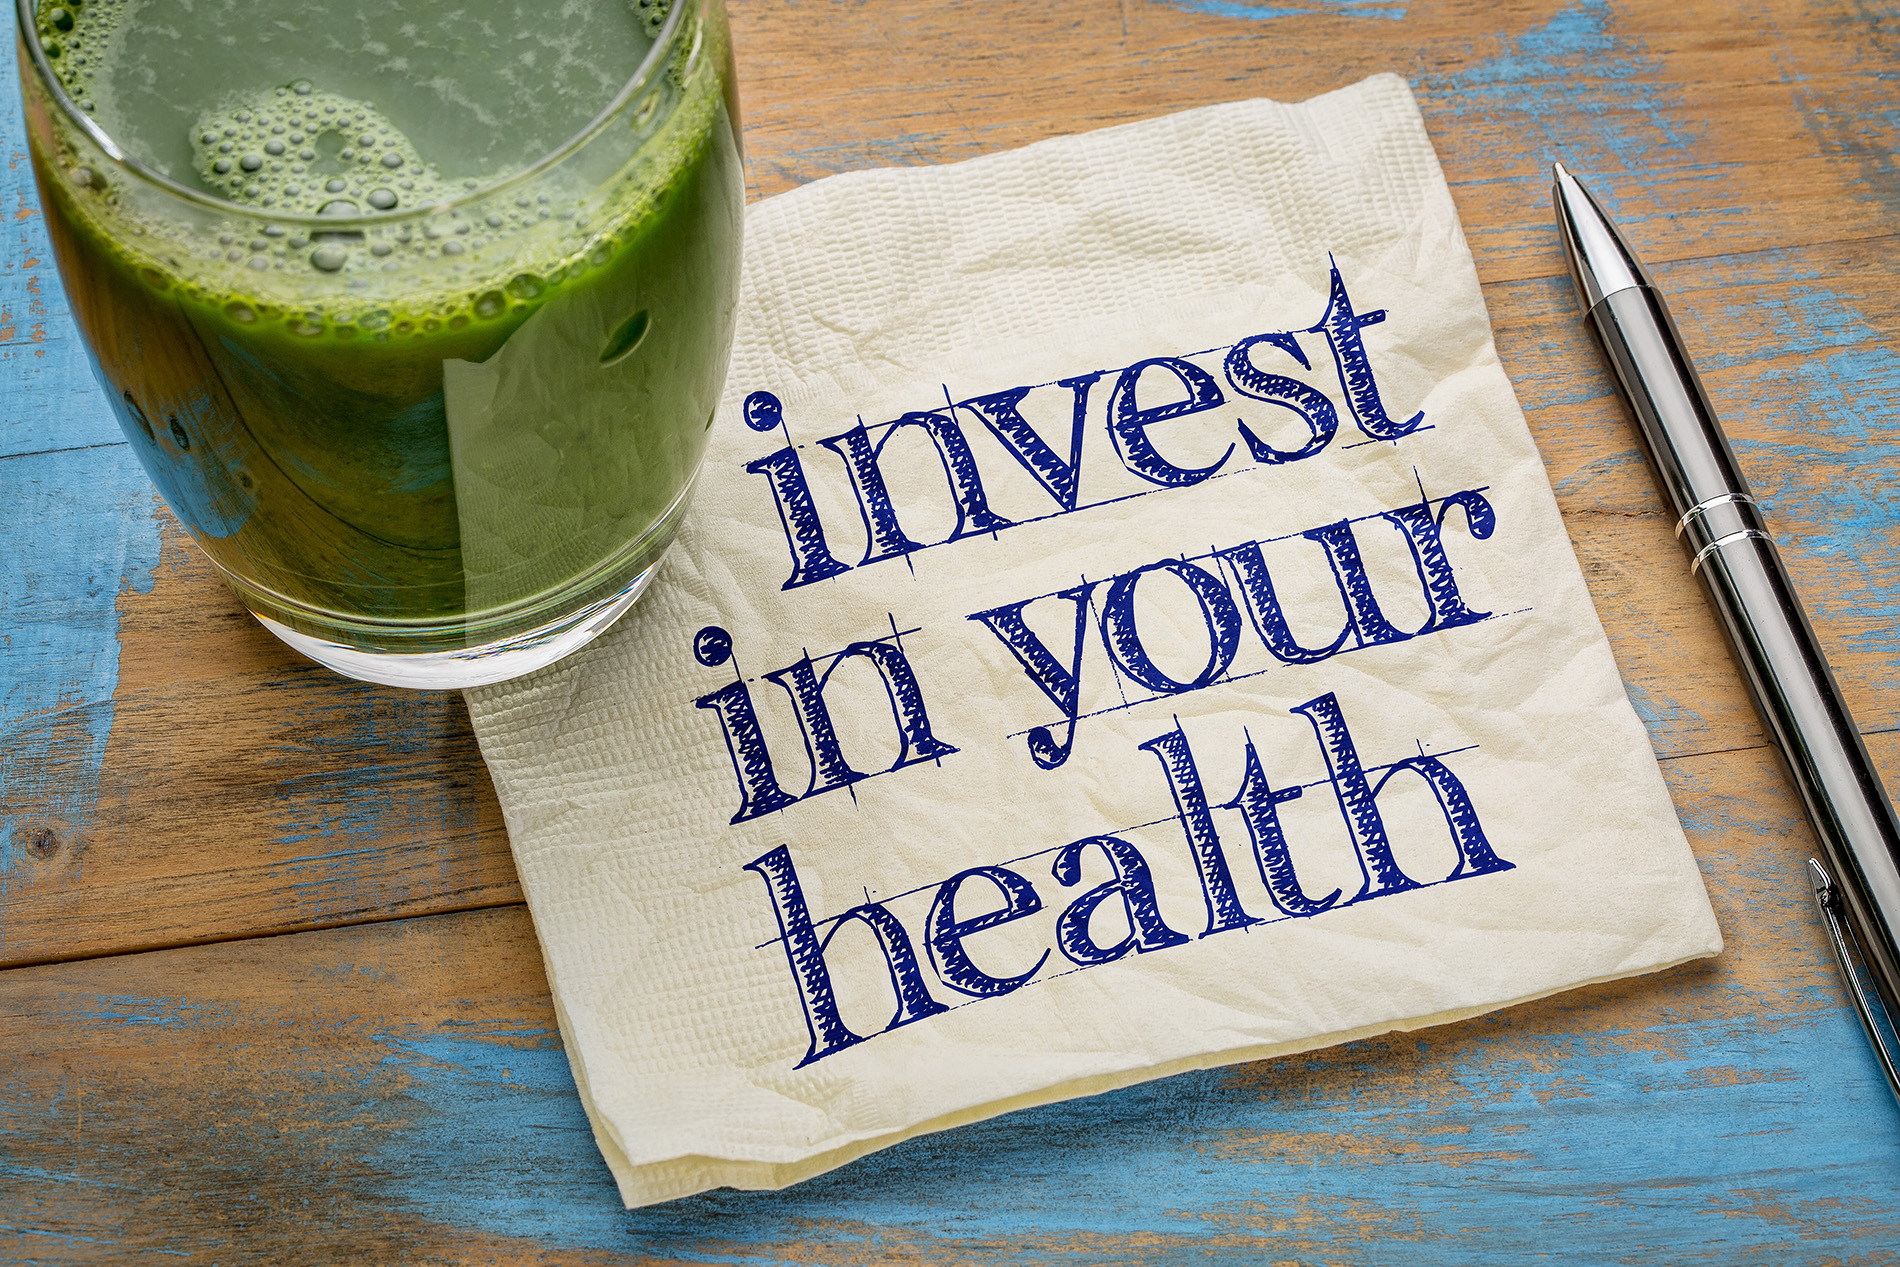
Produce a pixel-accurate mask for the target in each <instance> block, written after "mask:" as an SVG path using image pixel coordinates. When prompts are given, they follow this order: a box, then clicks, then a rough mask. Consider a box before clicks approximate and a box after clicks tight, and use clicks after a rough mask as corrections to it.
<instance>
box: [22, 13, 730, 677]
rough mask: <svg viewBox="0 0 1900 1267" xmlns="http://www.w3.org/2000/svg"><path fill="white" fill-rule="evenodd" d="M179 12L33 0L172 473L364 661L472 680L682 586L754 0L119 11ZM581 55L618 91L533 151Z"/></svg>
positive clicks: (29, 48) (107, 350) (122, 324)
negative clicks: (742, 1) (741, 38)
mask: <svg viewBox="0 0 1900 1267" xmlns="http://www.w3.org/2000/svg"><path fill="white" fill-rule="evenodd" d="M163 2H166V0H38V2H37V3H36V2H35V0H17V3H18V5H19V11H20V24H19V31H20V50H19V51H20V58H21V69H22V74H21V83H22V88H23V93H24V96H25V102H26V114H27V125H28V134H29V140H30V149H31V156H32V162H33V170H34V175H35V177H36V179H37V181H38V185H39V191H40V197H41V201H42V204H43V206H44V210H45V216H46V226H47V230H48V233H49V235H50V237H51V239H52V243H53V248H54V254H55V256H56V257H57V260H58V264H59V271H60V276H61V277H62V279H63V280H64V282H65V286H66V290H67V293H68V295H69V297H70V299H71V305H72V311H73V315H74V317H75V319H76V321H77V323H78V325H79V328H80V331H81V332H82V334H83V335H84V337H85V340H86V343H87V345H88V347H89V349H90V352H91V354H92V357H93V361H94V364H95V367H96V368H97V371H98V375H99V379H100V382H101V383H102V384H103V385H104V387H105V391H106V396H107V398H108V399H109V400H110V402H111V403H112V406H113V408H114V409H115V411H116V412H117V414H118V417H119V421H120V424H121V426H122V427H123V428H124V431H125V435H126V438H127V440H128V441H129V442H130V443H131V445H132V447H133V449H134V450H135V451H136V452H137V454H138V456H139V459H140V461H141V462H142V463H143V464H144V466H145V469H146V471H147V472H148V473H149V474H150V475H151V478H152V481H153V483H154V484H155V485H157V487H158V489H159V491H160V492H161V493H162V494H163V496H164V498H165V501H166V503H167V504H168V505H169V506H170V508H171V510H172V512H173V513H174V514H175V515H176V516H177V518H178V520H179V522H180V523H182V524H183V525H184V527H185V528H186V530H187V531H188V532H189V533H190V534H191V536H192V538H193V539H194V540H195V541H196V542H197V544H198V545H199V546H200V547H202V548H203V550H204V552H205V553H206V555H207V556H209V557H210V559H211V560H212V561H213V562H214V563H215V564H216V565H217V567H218V569H219V571H220V572H221V573H222V574H223V576H224V578H225V580H226V581H227V582H228V583H229V585H230V587H231V589H232V590H233V591H235V593H236V594H237V596H238V597H239V599H240V600H241V601H242V602H243V603H244V604H245V606H246V607H248V608H249V609H250V611H251V612H252V613H253V614H254V615H255V616H256V617H257V618H258V620H260V621H261V622H262V623H263V625H264V627H265V628H267V629H269V630H270V631H271V632H272V633H273V634H275V635H277V636H278V637H279V638H281V639H283V640H284V641H285V642H287V643H289V644H290V645H291V646H293V647H295V648H296V649H297V650H299V651H301V652H303V653H304V654H305V655H307V656H309V657H310V658H312V659H314V660H317V661H319V662H320V663H322V664H325V665H327V666H329V667H330V668H332V669H335V670H337V671H338V672H341V673H344V674H347V675H349V676H351V677H356V678H362V679H366V680H369V681H375V682H382V683H386V684H390V685H396V686H405V687H418V688H453V687H466V686H473V685H479V684H482V683H486V682H495V681H501V680H503V679H505V678H509V677H514V676H517V675H519V674H522V673H525V672H528V671H531V670H533V669H536V668H539V667H541V666H543V665H545V664H548V663H551V662H552V661H554V660H556V659H558V658H559V657H561V656H563V655H566V654H568V653H569V652H571V651H573V650H575V649H576V648H578V647H579V646H581V645H582V644H584V643H585V642H586V641H588V640H589V639H591V638H592V637H594V636H595V635H596V634H598V633H599V632H600V631H601V630H603V629H605V628H606V627H607V626H608V625H609V624H611V623H612V622H613V621H614V620H615V619H616V618H617V617H618V616H619V615H620V614H621V613H622V612H624V611H625V610H626V609H627V608H628V607H629V606H630V605H631V604H632V603H633V601H634V599H635V598H637V597H638V595H639V593H640V591H641V590H642V589H643V588H644V586H645V585H646V584H647V582H648V580H649V579H650V578H651V577H652V575H653V571H654V568H655V567H656V565H657V564H658V561H659V559H660V556H661V555H662V553H663V552H664V551H665V549H666V547H667V545H668V544H669V543H670V541H671V540H672V538H673V535H674V533H675V531H676V530H677V528H678V526H679V522H680V518H681V515H682V514H683V512H684V510H685V507H686V503H687V498H688V495H689V493H690V491H691V487H692V483H693V479H694V476H695V474H696V472H697V470H698V468H699V463H700V459H701V457H702V455H703V453H704V450H705V443H706V432H707V429H708V428H709V427H710V426H711V422H712V414H713V410H714V407H715V405H716V403H717V401H718V398H719V393H720V390H721V387H722V386H723V382H724V377H725V366H726V358H727V353H728V350H729V347H730V342H731V336H732V322H733V314H734V307H735V302H736V291H737V285H738V254H739V245H740V229H741V222H742V211H743V180H742V174H741V167H740V151H739V134H738V111H737V108H736V101H735V84H734V78H733V67H732V60H731V53H730V43H729V39H728V31H727V24H726V16H725V12H724V8H723V5H722V3H721V0H671V3H668V2H667V0H607V5H597V6H594V7H592V8H590V9H584V10H582V11H581V13H580V15H579V16H575V15H574V14H573V13H571V12H567V13H563V12H560V11H558V9H557V7H556V6H545V5H541V6H538V7H537V6H530V5H528V4H526V3H523V2H522V0H476V2H474V3H471V4H469V5H468V6H466V7H464V6H455V7H453V8H451V7H448V6H440V7H438V6H433V5H430V4H428V3H426V2H425V0H402V2H400V3H384V4H379V5H374V6H370V5H368V4H365V5H364V6H363V11H362V12H361V13H360V14H357V15H355V16H351V15H349V14H347V13H344V12H342V8H343V6H318V5H310V4H308V3H306V2H303V0H213V2H212V3H206V0H197V3H196V4H195V5H194V4H182V5H179V8H180V11H181V13H183V14H185V15H187V16H190V15H194V14H195V15H197V16H196V17H194V18H193V19H192V20H193V21H202V22H204V23H207V24H210V25H209V26H208V27H207V29H208V30H211V31H212V33H213V35H214V36H216V38H212V39H209V40H205V41H201V42H202V43H204V44H205V46H206V47H207V48H212V49H213V50H214V51H215V49H217V48H223V49H224V50H225V51H224V53H222V54H221V55H218V56H210V55H205V54H191V53H190V51H189V50H185V51H182V52H177V53H175V54H174V53H173V52H172V51H171V50H170V46H168V45H166V44H165V42H164V38H161V37H164V36H165V34H166V30H167V29H168V28H166V27H165V25H164V24H163V23H158V22H157V21H156V19H154V20H153V30H154V31H156V32H157V34H148V33H144V32H141V33H139V34H138V37H137V38H136V39H134V38H132V32H131V30H130V28H126V30H125V31H124V32H123V34H124V35H125V38H123V39H120V40H119V42H118V45H113V44H112V43H111V41H110V40H109V39H107V38H105V37H102V36H98V35H96V34H95V35H91V36H88V34H87V32H88V30H89V29H90V28H88V27H87V25H86V23H87V20H89V19H91V18H95V17H99V15H100V14H104V15H105V17H103V18H100V19H99V20H100V21H101V22H107V19H110V20H111V21H120V20H121V18H120V17H118V16H115V15H119V14H120V13H121V11H123V12H124V13H125V14H130V15H134V16H136V15H137V14H138V13H140V12H143V10H140V8H139V6H141V5H146V4H160V3H163ZM169 2H172V3H176V2H177V0H169ZM217 4H222V5H223V6H224V7H223V9H222V10H218V11H217V12H215V13H214V12H212V10H214V9H215V8H216V5H217ZM86 5H91V6H99V5H113V6H117V8H114V9H110V10H95V11H94V13H91V14H88V13H87V12H85V10H84V8H83V6H86ZM611 5H619V6H623V7H624V11H623V8H610V7H608V6H611ZM570 9H572V6H570ZM604 16H611V17H612V18H613V19H614V24H612V30H611V31H609V30H607V29H606V26H607V25H609V24H606V23H604V21H603V18H604ZM123 20H124V21H128V22H129V21H130V20H131V18H130V17H126V18H124V19H123ZM181 20H182V19H181ZM629 20H631V21H633V22H635V23H638V24H643V25H639V26H638V27H637V28H627V27H626V23H627V22H628V21H629ZM553 22H565V23H569V24H572V23H576V22H578V23H580V24H581V26H582V27H583V28H586V27H590V26H595V27H600V28H601V29H600V30H598V31H596V30H587V29H583V30H580V31H575V30H572V29H567V28H563V29H562V30H561V31H559V32H558V34H559V35H560V38H559V39H554V38H552V37H551V36H550V34H549V30H550V28H549V27H548V24H549V23H553ZM299 23H301V24H302V25H298V24H299ZM510 24H512V28H513V29H511V25H510ZM94 25H95V26H97V25H98V24H97V23H95V24H94ZM173 25H174V26H175V25H176V24H173ZM107 27H108V28H110V29H111V30H118V29H119V28H116V27H110V22H107ZM622 28H626V29H622ZM101 29H105V28H101ZM286 31H289V32H290V33H291V36H293V37H294V38H286V37H285V36H284V34H283V33H284V32H286ZM226 32H236V33H237V34H238V36H239V38H238V39H236V40H235V41H234V40H231V39H228V38H224V37H223V34H222V33H226ZM365 32H367V34H365ZM220 39H221V40H222V43H221V44H220V42H219V41H220ZM88 41H90V42H88ZM339 41H341V44H339ZM563 41H565V42H563ZM121 46H123V47H121ZM343 46H347V47H346V49H345V53H346V55H343V56H341V59H340V60H339V54H337V53H336V52H335V49H336V48H337V47H343ZM577 50H578V51H577ZM306 54H308V56H306ZM190 56H199V57H200V58H201V59H202V61H203V63H204V64H203V65H196V64H181V63H180V62H179V61H178V60H177V59H178V58H180V57H185V58H187V60H189V57H190ZM62 58H63V59H65V60H64V61H63V62H62V60H61V59H62ZM325 58H327V59H328V60H327V61H326V60H324V59H325ZM351 59H355V60H351ZM430 59H434V60H433V61H431V60H430ZM577 59H578V60H577ZM589 59H591V60H589ZM582 62H585V68H584V69H585V73H582V72H580V71H576V70H575V69H574V67H575V66H576V65H578V64H580V63H582ZM359 63H360V64H359ZM425 63H427V68H424V64H425ZM616 63H621V64H616ZM308 66H315V67H317V68H316V69H309V68H308ZM339 67H340V69H339ZM120 72H124V73H123V74H122V75H121V74H120ZM463 72H467V73H466V74H463ZM115 75H118V76H119V78H116V79H115ZM562 76H565V78H563V77H562ZM588 76H592V79H589V78H588ZM557 80H558V81H559V85H560V86H561V87H562V91H565V92H567V93H568V96H567V97H564V98H561V99H560V100H561V101H562V102H564V103H565V104H564V106H563V108H565V109H568V110H570V111H571V110H572V109H574V108H575V107H574V99H575V98H574V91H573V89H574V84H575V83H580V84H581V85H582V88H583V89H585V87H586V85H587V84H588V83H595V82H597V83H598V88H599V95H598V101H597V107H598V108H597V110H596V106H594V105H589V106H588V107H587V109H588V110H589V111H590V112H592V113H590V114H583V115H581V116H578V117H579V118H581V119H582V120H584V122H583V123H582V124H581V126H579V128H578V131H574V132H572V133H571V134H566V135H561V136H559V137H557V138H554V139H553V140H552V141H551V142H550V143H549V145H548V147H547V148H546V149H537V150H535V151H533V152H531V153H526V154H521V153H515V154H513V155H510V153H509V152H508V150H507V146H508V145H510V144H512V145H515V146H516V147H517V149H519V147H520V146H522V145H524V144H529V143H532V142H533V139H534V126H535V125H537V124H539V123H541V122H542V121H543V120H544V119H545V118H549V117H558V112H555V111H553V110H552V108H551V107H550V108H549V113H548V114H546V115H541V114H537V113H536V111H537V110H539V109H541V107H540V106H538V105H536V104H535V103H537V102H540V101H543V100H549V99H552V98H549V97H548V96H547V92H551V91H552V89H547V91H546V92H544V86H545V85H544V81H546V83H554V82H555V81H557ZM445 84H447V86H446V87H445ZM491 88H492V91H491ZM141 93H143V94H145V95H144V96H141V95H140V94H141ZM537 94H540V95H537ZM582 97H583V98H584V97H585V92H583V93H582ZM379 102H380V104H379ZM444 103H447V104H444ZM111 105H116V108H117V109H118V111H119V116H120V117H121V118H122V119H123V123H122V125H120V127H119V129H118V131H119V133H136V134H138V135H137V136H131V135H125V134H115V131H114V130H112V129H108V128H107V127H106V126H103V125H102V121H101V117H102V116H104V115H109V114H111V113H112V111H111V110H108V109H105V108H104V107H106V106H111ZM524 137H525V138H527V140H525V141H524V140H523V138H524ZM471 173H472V174H471Z"/></svg>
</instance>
